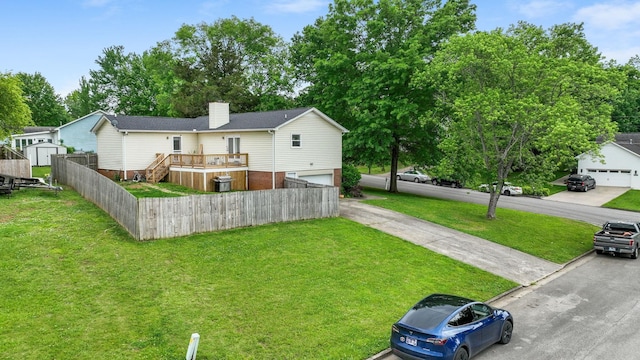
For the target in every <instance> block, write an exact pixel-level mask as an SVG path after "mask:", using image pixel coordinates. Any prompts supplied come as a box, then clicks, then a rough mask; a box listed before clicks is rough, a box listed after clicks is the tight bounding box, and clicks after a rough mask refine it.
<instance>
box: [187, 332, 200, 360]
mask: <svg viewBox="0 0 640 360" xmlns="http://www.w3.org/2000/svg"><path fill="white" fill-rule="evenodd" d="M199 342H200V335H199V334H198V333H193V334H191V340H189V347H188V348H187V357H186V360H196V353H197V352H198V343H199Z"/></svg>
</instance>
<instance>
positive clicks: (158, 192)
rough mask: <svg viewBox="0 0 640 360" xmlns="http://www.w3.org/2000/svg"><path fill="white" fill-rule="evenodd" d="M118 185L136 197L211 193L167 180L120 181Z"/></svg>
mask: <svg viewBox="0 0 640 360" xmlns="http://www.w3.org/2000/svg"><path fill="white" fill-rule="evenodd" d="M120 185H121V186H122V187H123V188H125V189H126V190H127V191H129V192H130V193H131V194H133V195H134V196H135V197H137V198H164V197H179V196H185V195H195V194H211V193H210V192H209V193H207V192H203V191H198V190H194V189H192V188H189V187H186V186H182V185H177V184H172V183H167V182H160V183H156V184H150V183H147V182H133V181H122V182H120Z"/></svg>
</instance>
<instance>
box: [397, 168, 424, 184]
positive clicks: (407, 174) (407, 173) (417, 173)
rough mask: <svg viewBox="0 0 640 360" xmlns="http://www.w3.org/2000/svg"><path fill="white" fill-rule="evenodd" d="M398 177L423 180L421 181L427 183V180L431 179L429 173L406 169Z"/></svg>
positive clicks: (408, 179)
mask: <svg viewBox="0 0 640 360" xmlns="http://www.w3.org/2000/svg"><path fill="white" fill-rule="evenodd" d="M396 177H397V178H398V180H405V181H413V182H421V183H426V182H427V181H429V180H431V178H430V177H429V175H426V174H423V173H421V172H420V171H417V170H409V171H405V172H403V173H399V174H398V175H397V176H396Z"/></svg>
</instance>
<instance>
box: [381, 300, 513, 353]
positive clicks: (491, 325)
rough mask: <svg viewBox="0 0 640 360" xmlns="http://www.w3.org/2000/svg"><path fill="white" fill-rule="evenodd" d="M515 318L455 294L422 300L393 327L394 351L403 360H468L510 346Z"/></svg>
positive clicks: (391, 340)
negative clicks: (493, 347)
mask: <svg viewBox="0 0 640 360" xmlns="http://www.w3.org/2000/svg"><path fill="white" fill-rule="evenodd" d="M512 333H513V317H512V316H511V314H510V313H509V312H508V311H506V310H502V309H495V308H492V307H491V306H489V305H487V304H484V303H482V302H478V301H474V300H470V299H466V298H463V297H460V296H455V295H445V294H432V295H429V296H427V297H426V298H424V299H422V300H420V301H419V302H418V303H417V304H415V305H414V306H413V307H412V308H411V309H409V311H408V312H407V313H406V314H405V315H404V316H403V317H402V318H401V319H400V320H398V321H397V322H396V323H395V324H393V326H392V327H391V339H390V343H391V351H392V352H393V353H394V354H395V355H396V356H398V357H400V358H402V359H439V360H467V359H469V358H471V357H472V356H475V355H476V354H477V353H479V352H480V351H482V350H484V349H486V348H487V347H489V346H491V345H493V344H495V343H502V344H508V343H509V341H511V335H512Z"/></svg>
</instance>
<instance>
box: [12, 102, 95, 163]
mask: <svg viewBox="0 0 640 360" xmlns="http://www.w3.org/2000/svg"><path fill="white" fill-rule="evenodd" d="M104 114H106V113H105V112H104V111H101V110H98V111H94V112H92V113H91V114H88V115H85V116H83V117H81V118H79V119H76V120H74V121H71V122H68V123H66V124H64V125H61V126H58V127H53V126H30V127H26V128H24V132H23V133H22V134H13V135H11V138H10V141H9V145H10V146H11V147H12V148H13V149H14V150H19V151H22V150H24V149H25V148H26V147H27V146H30V145H33V144H40V143H50V144H55V145H64V146H71V147H73V148H74V149H75V150H76V151H83V152H94V151H96V137H95V135H94V134H93V133H92V132H91V131H90V130H91V128H92V127H93V125H95V123H96V122H97V121H98V120H99V119H100V117H101V116H103V115H104ZM32 165H34V166H35V163H34V164H32Z"/></svg>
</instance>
